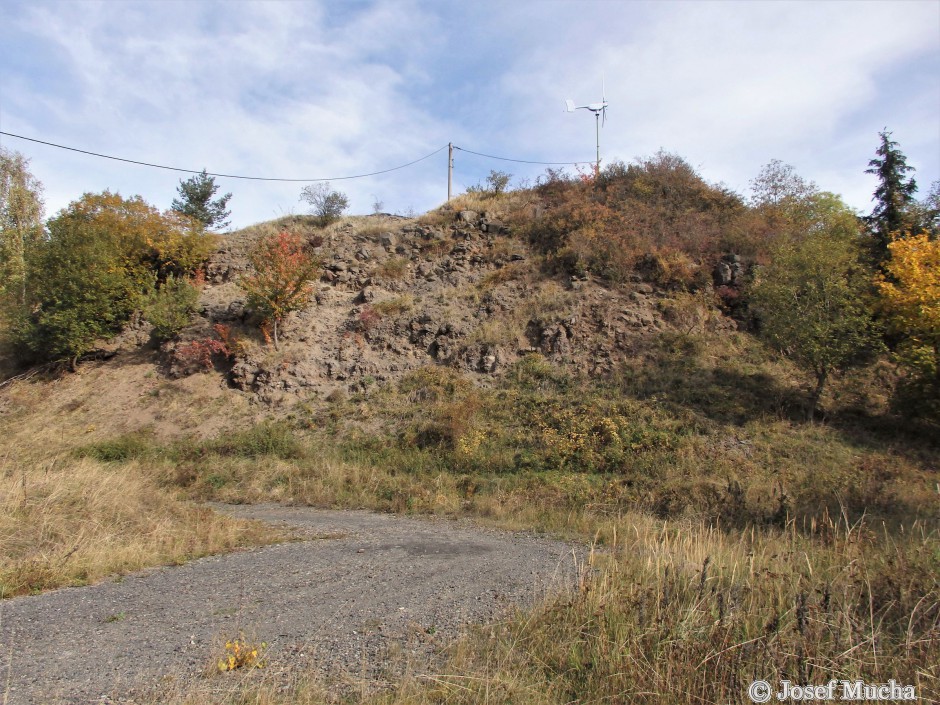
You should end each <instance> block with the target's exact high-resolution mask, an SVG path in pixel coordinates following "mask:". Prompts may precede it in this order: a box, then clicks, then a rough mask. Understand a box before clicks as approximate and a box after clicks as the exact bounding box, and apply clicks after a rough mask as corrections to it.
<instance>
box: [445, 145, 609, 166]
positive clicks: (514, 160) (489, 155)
mask: <svg viewBox="0 0 940 705" xmlns="http://www.w3.org/2000/svg"><path fill="white" fill-rule="evenodd" d="M454 149H459V150H460V151H461V152H466V153H467V154H475V155H477V156H478V157H486V158H487V159H498V160H500V161H503V162H516V163H518V164H540V165H543V166H577V165H578V164H587V163H593V162H594V160H593V159H585V160H584V161H581V162H533V161H529V160H528V159H510V158H509V157H496V156H493V155H492V154H483V153H481V152H474V151H473V150H472V149H464V148H463V147H458V146H457V145H454Z"/></svg>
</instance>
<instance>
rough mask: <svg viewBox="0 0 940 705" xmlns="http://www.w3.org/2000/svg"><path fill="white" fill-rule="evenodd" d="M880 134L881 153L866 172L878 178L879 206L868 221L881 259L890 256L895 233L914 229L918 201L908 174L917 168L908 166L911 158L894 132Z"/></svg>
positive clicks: (879, 148)
mask: <svg viewBox="0 0 940 705" xmlns="http://www.w3.org/2000/svg"><path fill="white" fill-rule="evenodd" d="M878 134H879V136H880V137H881V145H880V146H879V147H878V150H877V152H876V154H877V155H878V156H877V157H875V158H874V159H872V160H871V161H870V162H868V166H869V168H868V169H866V170H865V173H866V174H875V175H876V176H877V177H878V188H877V189H875V196H874V198H875V200H877V205H876V206H875V209H874V210H873V211H872V214H871V215H870V216H868V217H867V218H866V220H867V222H868V225H869V227H870V228H871V230H872V233H873V235H874V236H875V248H876V256H877V258H878V261H879V262H880V261H883V260H884V259H885V258H886V257H887V255H888V244H889V243H890V242H891V233H897V232H901V231H903V230H906V229H909V228H910V225H911V224H910V223H909V222H908V221H909V218H908V215H909V207H910V206H911V205H912V204H913V203H914V193H915V192H916V191H917V183H916V182H915V181H914V179H913V178H908V177H907V176H906V174H907V173H908V172H909V171H914V167H912V166H909V165H908V163H907V157H905V156H904V153H903V152H902V151H901V150H900V149H898V143H897V142H894V141H893V140H892V139H891V133H890V132H888V130H887V128H885V129H884V130H882V131H881V132H879V133H878Z"/></svg>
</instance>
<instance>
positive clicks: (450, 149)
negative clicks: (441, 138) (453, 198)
mask: <svg viewBox="0 0 940 705" xmlns="http://www.w3.org/2000/svg"><path fill="white" fill-rule="evenodd" d="M453 182H454V143H453V142H448V143H447V200H448V201H449V200H450V192H451V187H452V185H453Z"/></svg>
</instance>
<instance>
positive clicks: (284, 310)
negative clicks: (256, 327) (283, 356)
mask: <svg viewBox="0 0 940 705" xmlns="http://www.w3.org/2000/svg"><path fill="white" fill-rule="evenodd" d="M248 261H249V263H250V264H251V266H252V268H253V269H254V273H253V274H249V275H247V276H245V277H243V278H242V280H241V287H242V288H243V289H244V290H245V292H246V293H247V294H248V305H249V306H250V307H251V308H252V309H254V310H255V311H257V312H258V313H259V314H261V316H262V317H263V319H264V320H265V322H270V323H271V325H272V330H273V333H274V349H275V350H276V349H277V347H278V327H279V325H280V323H281V321H282V320H283V318H284V316H286V315H287V314H288V313H290V312H291V311H298V310H300V309H302V308H303V307H304V306H306V305H307V302H308V301H309V300H310V295H311V293H313V286H314V283H313V278H314V276H315V274H316V272H317V270H318V269H319V267H320V264H321V263H320V260H318V259H317V258H315V257H313V256H312V255H310V254H309V253H308V252H306V251H305V250H304V246H303V241H302V240H301V239H300V237H299V236H298V235H294V234H292V233H289V232H287V231H283V232H280V233H278V234H277V235H272V236H269V237H266V238H264V239H262V240H260V241H259V242H258V244H257V245H256V246H255V247H254V249H253V250H252V251H251V252H250V253H249V255H248Z"/></svg>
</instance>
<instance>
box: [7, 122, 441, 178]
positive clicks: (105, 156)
mask: <svg viewBox="0 0 940 705" xmlns="http://www.w3.org/2000/svg"><path fill="white" fill-rule="evenodd" d="M0 135H6V136H7V137H16V138H17V139H21V140H26V141H28V142H36V143H38V144H45V145H48V146H50V147H57V148H59V149H67V150H68V151H70V152H78V153H80V154H89V155H91V156H93V157H101V158H102V159H113V160H115V161H118V162H127V163H128V164H139V165H140V166H149V167H153V168H154V169H167V170H168V171H182V172H184V173H187V174H201V173H202V169H200V170H198V171H197V170H195V169H181V168H179V167H175V166H165V165H163V164H151V163H149V162H140V161H137V160H136V159H124V158H123V157H114V156H111V155H109V154H99V153H98V152H89V151H87V150H85V149H77V148H76V147H66V146H65V145H62V144H56V143H54V142H46V141H44V140H37V139H34V138H32V137H24V136H23V135H16V134H13V133H12V132H3V131H2V130H0ZM445 149H447V145H446V144H445V145H444V146H443V147H441V148H439V149H435V150H434V151H433V152H431V153H430V154H426V155H425V156H423V157H421V158H420V159H415V160H414V161H413V162H408V163H407V164H402V165H400V166H393V167H392V168H391V169H382V170H381V171H373V172H370V173H368V174H354V175H352V176H331V177H329V178H317V179H279V178H272V177H267V176H240V175H237V174H217V173H213V172H211V171H207V172H206V175H207V176H219V177H222V178H225V179H244V180H246V181H291V182H311V181H345V180H348V179H363V178H365V177H367V176H378V175H379V174H387V173H389V172H390V171H398V170H399V169H404V168H405V167H409V166H411V165H413V164H417V163H418V162H423V161H424V160H425V159H430V158H431V157H433V156H434V155H435V154H437V153H439V152H443V151H444V150H445Z"/></svg>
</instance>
